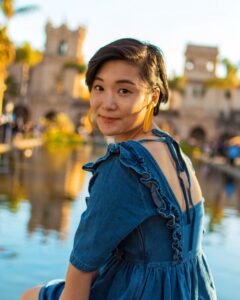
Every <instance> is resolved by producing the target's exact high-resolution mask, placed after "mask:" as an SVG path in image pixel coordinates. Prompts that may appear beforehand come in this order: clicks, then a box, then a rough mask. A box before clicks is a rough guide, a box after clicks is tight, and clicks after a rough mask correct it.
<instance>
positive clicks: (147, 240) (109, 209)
mask: <svg viewBox="0 0 240 300" xmlns="http://www.w3.org/2000/svg"><path fill="white" fill-rule="evenodd" d="M152 133H153V134H155V135H156V136H157V137H158V138H157V139H154V140H158V141H160V142H165V143H167V145H168V148H169V150H170V153H171V155H172V158H173V160H174V162H175V166H176V172H177V174H178V178H179V181H180V185H181V188H182V190H183V195H184V199H185V203H186V211H185V212H183V211H182V210H181V207H180V205H179V203H178V201H177V199H176V197H175V194H174V192H173V190H172V188H171V187H170V185H169V183H168V181H167V179H166V177H165V175H164V174H163V172H162V170H161V168H160V167H159V165H158V163H157V162H156V160H155V159H154V157H153V156H152V154H151V153H150V152H149V151H148V150H147V149H146V148H145V147H144V146H143V145H142V143H144V142H146V141H149V140H152V139H143V140H138V141H135V140H128V141H124V142H120V143H111V144H109V145H108V148H107V151H106V153H105V155H104V156H102V157H100V158H99V159H98V160H96V161H95V162H89V163H87V164H85V165H84V166H83V169H84V170H86V171H90V172H92V174H93V175H92V177H91V179H90V182H89V197H87V198H86V202H87V209H86V210H85V211H84V213H83V214H82V216H81V220H80V224H79V226H78V228H77V231H76V234H75V239H74V245H73V250H72V252H71V255H70V262H71V264H72V265H73V266H75V267H76V268H77V269H79V270H82V271H86V272H91V271H95V270H99V275H98V276H97V277H96V279H95V281H94V282H93V283H92V285H91V291H90V297H89V299H90V300H149V299H151V300H178V299H179V300H180V299H181V300H200V299H202V300H210V299H211V300H215V299H217V296H216V289H215V284H214V280H213V276H212V273H211V270H210V268H209V265H208V263H207V261H206V257H205V254H204V252H203V250H202V238H203V233H204V204H203V203H204V198H202V199H199V200H200V201H199V202H198V203H197V204H193V201H192V197H191V190H190V188H191V180H190V175H189V171H188V169H187V166H186V163H185V160H188V161H189V162H190V163H191V161H190V159H189V158H188V156H186V155H185V154H184V153H183V151H182V150H181V148H180V147H179V144H178V143H177V141H176V140H175V139H174V138H173V137H172V136H171V135H169V134H167V133H166V132H163V131H160V130H158V129H152ZM183 157H184V158H185V160H184V159H183ZM181 173H185V174H186V176H187V178H188V186H187V187H185V185H184V182H183V180H182V177H181ZM63 288H64V280H59V281H53V282H50V283H48V284H47V285H46V286H45V287H43V288H42V289H41V291H40V295H39V299H40V300H43V299H54V300H55V299H59V296H60V295H61V292H62V290H63Z"/></svg>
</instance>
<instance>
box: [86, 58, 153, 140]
mask: <svg viewBox="0 0 240 300" xmlns="http://www.w3.org/2000/svg"><path fill="white" fill-rule="evenodd" d="M151 101H152V99H151V93H149V91H148V89H147V86H146V84H144V82H143V80H142V79H141V78H140V75H139V68H138V66H136V65H132V64H130V63H128V62H126V61H123V60H113V61H108V62H106V63H105V64H103V66H102V67H101V68H100V70H99V72H98V73H97V74H96V77H95V80H94V82H93V85H92V89H91V93H90V104H91V107H92V108H93V112H94V118H95V120H96V122H97V125H98V128H99V130H100V131H101V132H102V133H103V135H105V136H114V137H115V140H116V141H123V140H127V139H128V137H131V136H133V135H134V134H135V133H139V129H140V133H141V132H142V130H141V127H142V125H143V121H144V117H145V114H146V111H147V105H148V104H149V103H150V102H151Z"/></svg>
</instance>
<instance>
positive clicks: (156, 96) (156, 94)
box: [151, 87, 160, 106]
mask: <svg viewBox="0 0 240 300" xmlns="http://www.w3.org/2000/svg"><path fill="white" fill-rule="evenodd" d="M159 97H160V89H159V87H155V88H154V89H153V91H152V94H151V98H152V99H151V101H153V102H154V106H156V105H157V103H158V100H159Z"/></svg>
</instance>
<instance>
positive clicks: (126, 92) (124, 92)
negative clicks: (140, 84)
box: [119, 89, 131, 95]
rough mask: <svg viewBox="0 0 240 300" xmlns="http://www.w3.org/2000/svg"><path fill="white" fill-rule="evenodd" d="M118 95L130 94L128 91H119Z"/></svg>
mask: <svg viewBox="0 0 240 300" xmlns="http://www.w3.org/2000/svg"><path fill="white" fill-rule="evenodd" d="M119 93H120V94H122V95H126V94H131V92H130V91H129V90H128V89H120V90H119Z"/></svg>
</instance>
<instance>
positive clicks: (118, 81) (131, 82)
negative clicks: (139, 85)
mask: <svg viewBox="0 0 240 300" xmlns="http://www.w3.org/2000/svg"><path fill="white" fill-rule="evenodd" d="M94 80H99V81H102V82H104V79H103V78H101V77H98V76H96V77H95V79H94ZM116 83H128V84H131V85H136V84H135V83H134V82H133V81H131V80H129V79H119V80H117V81H116Z"/></svg>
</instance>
